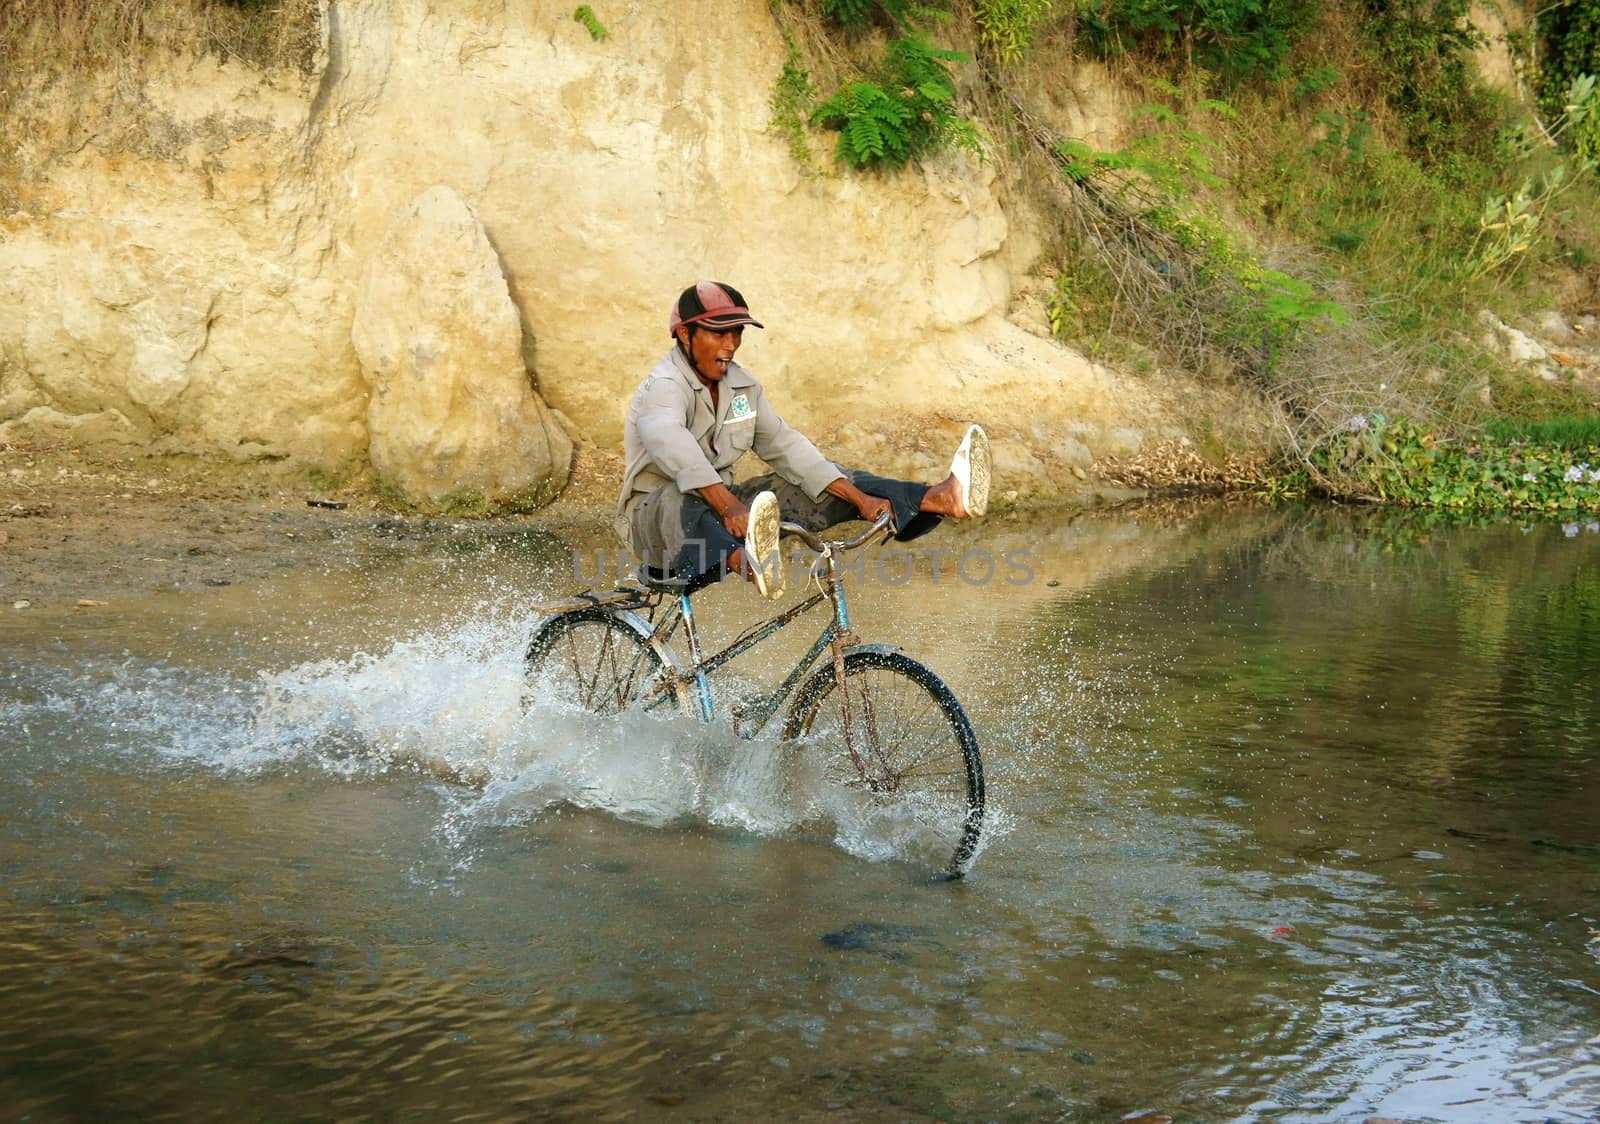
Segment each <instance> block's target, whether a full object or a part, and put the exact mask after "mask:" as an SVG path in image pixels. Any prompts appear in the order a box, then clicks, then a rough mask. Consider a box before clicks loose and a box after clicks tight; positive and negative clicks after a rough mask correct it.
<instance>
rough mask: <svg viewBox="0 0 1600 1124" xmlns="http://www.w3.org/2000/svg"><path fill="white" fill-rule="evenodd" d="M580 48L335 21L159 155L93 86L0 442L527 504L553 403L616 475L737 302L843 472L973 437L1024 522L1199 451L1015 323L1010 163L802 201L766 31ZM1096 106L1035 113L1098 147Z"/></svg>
mask: <svg viewBox="0 0 1600 1124" xmlns="http://www.w3.org/2000/svg"><path fill="white" fill-rule="evenodd" d="M572 11H573V5H572V4H571V3H570V2H558V0H522V2H519V3H516V4H509V3H504V2H500V0H487V2H476V0H475V2H472V3H464V2H463V3H448V4H447V3H441V2H439V0H329V2H328V3H326V4H325V5H324V9H323V29H324V34H325V36H326V44H325V50H324V54H323V58H322V61H321V63H320V71H319V72H318V73H316V74H313V75H310V76H306V75H300V74H298V73H290V74H282V73H271V74H263V73H259V72H255V71H252V70H250V69H249V68H245V67H241V66H238V65H237V64H229V65H226V66H222V65H218V64H216V63H215V62H198V63H197V62H195V61H194V60H192V59H187V58H186V59H174V60H170V62H166V63H160V64H157V65H153V66H151V67H149V68H148V70H147V73H148V74H150V75H152V77H151V78H150V79H149V80H148V81H147V82H146V84H145V87H144V88H143V89H142V90H141V91H140V98H141V99H142V100H141V101H140V112H139V114H138V115H137V124H138V126H139V128H140V129H143V130H145V131H144V133H143V134H141V133H139V132H138V131H137V130H132V131H130V126H129V122H128V120H127V117H126V115H125V116H124V117H123V118H121V119H116V118H115V117H114V115H112V114H110V113H109V112H108V111H107V110H106V109H105V107H106V106H108V105H110V104H111V103H112V100H113V99H112V94H111V90H112V87H113V83H112V82H111V81H110V80H109V79H106V80H100V81H99V84H98V85H96V84H95V81H94V80H91V81H89V82H88V83H87V84H86V88H85V89H84V90H75V89H68V88H66V87H61V88H60V89H59V92H57V93H56V94H54V95H51V97H53V99H54V100H48V99H46V100H44V101H41V102H38V103H36V104H34V105H33V106H32V110H31V112H32V113H33V114H34V117H33V123H32V125H30V128H33V127H35V126H36V127H37V129H36V134H30V136H34V135H36V137H37V140H36V141H35V140H30V141H29V147H28V148H27V152H26V161H25V162H26V164H27V168H28V169H29V177H28V181H27V184H26V190H25V192H19V198H22V199H23V202H24V209H23V210H22V211H21V212H19V213H13V214H10V215H0V441H3V440H5V438H6V437H7V435H8V434H25V433H27V432H30V431H34V430H39V431H44V430H48V432H50V433H52V434H53V433H57V432H61V431H63V430H66V431H71V430H72V429H74V428H75V427H76V428H77V429H78V430H79V431H80V436H81V437H82V439H84V440H90V439H94V437H95V435H97V434H114V435H117V436H118V437H119V438H121V439H127V440H135V441H139V442H142V443H145V444H149V445H151V446H153V447H157V448H163V449H170V450H184V451H194V452H212V453H215V452H223V453H227V454H229V455H232V456H236V457H252V456H278V457H288V458H291V459H294V460H298V461H302V462H305V463H309V464H315V465H320V466H325V467H340V466H349V465H353V464H358V463H360V462H361V461H362V460H364V459H370V460H371V462H372V463H373V464H374V465H375V466H376V467H377V468H378V470H379V471H380V472H381V473H382V474H384V475H385V476H387V477H389V478H390V479H391V481H392V482H394V483H395V484H396V485H397V486H400V487H402V488H403V489H404V490H405V491H407V492H408V493H411V492H414V493H415V494H416V495H418V496H424V497H429V499H428V501H427V502H438V501H439V500H440V498H441V497H442V496H445V495H448V494H450V493H452V492H463V491H472V490H477V489H482V490H483V491H484V494H485V495H488V494H489V493H490V492H493V493H494V494H496V495H509V494H513V493H516V492H518V491H519V490H522V489H526V488H529V487H533V488H535V489H541V488H544V487H545V486H546V485H548V484H550V483H552V482H555V481H557V480H559V479H560V476H561V473H562V472H563V471H564V465H565V463H566V461H565V457H566V452H565V450H566V445H565V444H564V442H565V438H564V437H563V436H562V434H561V433H560V431H559V430H557V429H556V428H555V427H553V426H551V425H549V424H548V422H547V420H546V415H545V411H544V407H543V405H542V404H541V399H542V401H543V402H544V403H548V404H549V406H550V407H553V408H554V409H555V410H558V411H560V413H561V414H562V415H564V416H565V417H566V418H568V419H570V421H571V423H572V426H573V429H574V430H575V431H576V432H577V433H578V434H580V435H581V437H582V439H583V440H586V441H589V442H592V443H594V444H595V445H597V446H599V447H601V448H603V449H618V448H620V444H621V419H622V414H623V409H624V407H625V405H626V403H627V401H628V397H629V395H630V394H631V393H632V391H633V389H634V387H635V386H636V385H637V383H638V381H639V380H640V379H641V378H642V377H643V376H644V374H645V373H646V372H647V371H648V370H649V369H650V367H651V366H652V365H653V363H654V362H655V360H656V359H657V357H659V355H660V354H661V352H662V351H663V350H664V349H665V348H666V347H667V345H668V337H667V312H668V306H669V304H670V302H671V300H672V299H673V297H674V296H675V295H676V294H677V293H678V292H679V291H681V290H682V289H683V288H684V287H685V286H686V285H689V284H691V283H693V282H695V281H697V280H706V279H717V280H723V281H727V282H729V283H731V284H733V285H735V286H737V287H738V288H739V289H740V290H741V291H742V292H743V293H744V294H745V296H746V297H747V298H748V299H749V300H750V301H751V303H752V307H753V308H754V310H755V312H756V315H757V316H758V317H759V318H760V319H761V320H762V321H763V322H764V323H765V324H766V325H767V330H766V331H764V332H761V331H751V332H749V333H747V334H746V337H745V344H744V349H743V350H742V351H741V353H740V360H741V362H743V363H746V364H747V365H748V366H749V367H750V368H751V369H752V370H754V371H755V372H756V373H757V374H758V375H759V376H760V377H761V378H762V379H763V381H764V383H765V385H766V387H767V390H768V392H769V394H770V396H771V398H772V400H773V401H774V402H775V403H776V404H777V405H778V408H779V409H780V410H781V411H782V412H783V414H784V416H785V417H786V419H787V420H788V421H789V422H790V423H791V424H793V425H795V426H797V427H798V428H800V429H801V430H802V431H804V432H806V433H807V434H809V435H810V436H812V437H813V438H814V439H815V440H817V441H818V443H819V444H821V445H822V446H823V447H824V448H825V449H826V450H827V451H828V452H829V453H830V455H832V456H834V457H835V458H836V459H844V460H849V461H859V462H862V464H863V467H868V468H877V469H879V470H880V471H896V467H895V466H897V465H898V466H901V469H900V470H901V471H902V473H903V474H907V475H909V474H912V473H915V474H918V475H931V474H935V473H941V472H942V471H943V467H944V466H945V465H947V464H948V459H949V452H950V447H952V444H951V442H950V440H949V438H951V437H952V436H959V428H958V426H959V423H960V422H962V421H965V420H969V419H970V420H975V421H979V422H982V423H983V424H984V425H985V426H986V427H987V428H988V429H989V431H990V434H991V437H992V439H993V440H994V442H995V446H996V451H997V456H1000V457H1002V458H1003V463H1005V464H1008V465H1015V466H1016V472H1017V474H1018V475H1017V477H1016V478H1015V479H1013V480H1011V481H1009V482H1006V481H1002V482H1000V483H1001V486H1002V490H1003V491H1007V492H1015V493H1016V494H1017V495H1019V496H1022V495H1028V494H1035V493H1040V492H1044V493H1054V492H1061V491H1063V490H1064V489H1066V488H1068V487H1069V486H1070V485H1072V482H1073V480H1074V475H1075V474H1074V472H1073V470H1074V469H1076V470H1077V471H1078V473H1080V474H1081V473H1082V471H1083V468H1084V467H1085V465H1086V464H1087V463H1089V462H1090V461H1091V459H1092V458H1093V457H1097V456H1103V455H1106V454H1107V453H1109V452H1112V451H1117V452H1123V451H1126V450H1127V449H1129V448H1134V447H1138V445H1139V444H1140V443H1142V442H1151V441H1156V440H1161V439H1165V438H1167V437H1171V436H1174V435H1177V434H1179V433H1181V432H1182V429H1183V425H1184V422H1183V413H1182V406H1181V405H1180V404H1179V399H1178V398H1177V397H1175V396H1172V395H1169V394H1167V393H1166V387H1167V385H1168V384H1170V383H1171V382H1173V381H1175V380H1177V379H1178V378H1180V377H1181V376H1180V375H1179V374H1178V373H1175V372H1166V373H1164V375H1163V379H1162V380H1160V381H1157V380H1150V381H1148V382H1145V381H1140V380H1137V379H1130V378H1127V377H1125V376H1123V375H1120V374H1119V373H1117V372H1115V371H1112V370H1110V369H1108V368H1105V367H1103V366H1100V365H1098V364H1095V363H1091V362H1089V361H1088V360H1086V359H1085V358H1083V357H1082V356H1080V355H1078V354H1077V353H1075V352H1073V351H1071V350H1070V349H1068V348H1065V347H1062V346H1061V345H1059V344H1057V343H1056V342H1054V341H1052V340H1050V339H1048V338H1045V337H1044V336H1043V335H1041V334H1040V333H1039V331H1038V330H1037V328H1036V329H1035V330H1034V331H1029V330H1027V329H1025V328H1023V327H1019V326H1018V325H1017V324H1016V323H1013V322H1011V321H1010V320H1008V319H1007V316H1008V313H1009V312H1010V311H1011V308H1010V306H1011V302H1012V300H1013V297H1014V294H1016V293H1018V292H1019V291H1021V290H1023V289H1024V288H1025V287H1026V285H1027V284H1029V280H1028V277H1027V271H1028V269H1029V268H1030V266H1031V265H1032V264H1033V256H1034V255H1035V254H1036V253H1037V250H1038V246H1039V245H1040V240H1039V238H1038V237H1037V236H1036V235H1035V234H1033V233H1030V232H1029V230H1028V227H1029V225H1030V222H1031V221H1032V220H1031V219H1030V218H1029V216H1027V215H1026V214H1022V213H1011V214H1008V212H1007V210H1006V209H1005V208H1004V207H1003V206H1002V202H1001V200H1002V194H1003V188H1004V185H1003V184H1001V183H999V182H997V181H996V178H995V164H994V162H990V163H979V162H976V161H974V160H971V159H969V158H968V157H967V156H965V155H963V154H959V153H957V154H948V155H942V156H939V157H937V158H935V159H933V160H930V161H928V162H927V163H926V164H925V165H924V166H923V167H921V168H908V169H905V170H902V171H900V172H897V173H892V174H874V175H868V176H859V175H854V174H850V173H840V174H834V169H833V166H832V164H831V154H832V153H831V146H832V143H833V136H832V134H825V133H818V134H813V136H812V138H811V140H812V143H813V147H814V149H815V150H816V155H817V159H818V163H819V165H820V172H806V171H804V170H802V169H801V168H800V167H799V166H797V164H796V163H795V161H794V160H793V159H792V157H791V155H790V153H789V150H788V143H787V139H786V138H785V137H783V136H781V135H778V134H777V133H776V132H774V131H773V130H771V129H770V128H769V118H770V114H771V110H770V108H769V105H768V99H769V97H770V94H771V87H772V81H773V78H774V77H775V76H776V75H777V74H778V72H779V70H780V69H781V67H782V65H783V62H784V58H785V50H786V49H785V46H784V42H783V37H782V35H781V34H780V33H779V30H778V28H777V27H776V26H775V24H774V16H773V13H772V11H771V10H770V9H769V6H768V4H767V3H766V0H681V2H679V3H674V4H669V5H659V4H658V5H640V4H633V5H623V6H616V7H613V8H608V9H605V10H602V11H600V12H599V13H598V14H599V15H600V17H601V19H602V20H603V21H604V22H605V24H606V27H607V29H608V31H609V32H610V34H609V36H608V37H607V38H606V39H604V40H603V41H599V42H596V41H595V40H593V39H591V38H590V35H589V33H588V31H587V30H585V28H584V27H583V26H582V25H581V24H579V23H577V22H576V21H574V20H573V18H572ZM1098 73H1099V72H1097V71H1090V72H1088V73H1087V75H1086V77H1084V78H1083V80H1082V81H1080V82H1078V87H1079V89H1077V90H1074V91H1072V92H1071V96H1070V97H1069V98H1067V101H1070V102H1071V104H1070V106H1068V105H1065V104H1062V105H1057V106H1056V107H1055V108H1054V109H1052V108H1051V107H1050V106H1048V105H1045V106H1041V107H1039V112H1042V113H1043V112H1060V113H1064V114H1065V115H1066V118H1067V120H1068V122H1069V123H1070V128H1068V127H1063V126H1062V125H1061V124H1060V123H1059V122H1057V124H1056V127H1057V128H1058V130H1059V131H1062V132H1065V133H1072V134H1074V135H1084V136H1090V137H1095V138H1103V139H1104V140H1105V142H1106V143H1107V144H1110V143H1111V142H1112V141H1113V140H1114V138H1115V137H1116V136H1117V135H1119V132H1120V125H1118V124H1117V122H1116V121H1112V120H1104V119H1101V118H1102V117H1103V115H1105V114H1108V113H1111V112H1112V111H1113V110H1114V109H1115V107H1117V106H1119V105H1121V99H1120V98H1119V97H1116V96H1113V95H1111V94H1108V93H1105V92H1104V88H1105V87H1107V86H1108V83H1106V82H1104V81H1103V80H1097V78H1096V76H1097V75H1098ZM1096 91H1100V92H1098V93H1097V92H1096ZM108 122H109V124H108ZM119 129H120V130H123V132H124V133H125V134H126V135H125V136H124V135H122V134H118V130H119ZM114 134H116V135H115V136H114ZM104 137H111V138H112V140H110V141H107V140H104V139H103V138H104ZM124 142H125V143H124ZM4 174H5V173H4V171H3V170H0V178H3V177H4ZM438 185H443V186H446V187H448V189H449V192H450V193H451V197H452V198H454V200H455V203H454V204H448V206H449V207H452V208H453V207H455V206H456V205H457V204H459V205H460V208H461V210H462V211H469V212H470V214H471V215H472V216H475V222H474V223H473V224H472V228H471V229H472V230H473V231H474V233H473V234H472V237H471V238H469V237H468V236H467V226H466V225H465V223H466V220H465V219H460V218H459V212H455V211H452V212H451V213H454V214H457V218H451V219H446V218H445V217H444V216H445V208H446V207H447V203H446V202H445V200H444V198H443V197H440V198H438V199H436V200H435V201H434V202H432V203H430V204H429V205H428V207H427V208H425V211H426V212H427V213H428V214H432V215H433V216H434V217H433V218H424V217H423V216H422V215H419V216H418V218H417V220H416V221H414V222H410V223H409V224H408V223H407V222H406V221H404V220H400V221H398V222H397V216H403V215H406V214H408V213H410V211H411V209H412V204H413V201H419V202H420V200H419V197H422V196H424V195H425V194H431V192H430V189H432V188H434V187H435V186H438ZM4 186H6V185H5V184H3V183H0V187H4ZM0 197H3V193H0ZM435 208H438V210H437V212H435V210H434V209H435ZM1019 218H1020V219H1022V220H1023V221H1017V220H1018V219H1019ZM458 220H459V221H458ZM478 224H481V226H479V225H478ZM452 231H453V232H455V233H454V234H451V233H449V232H452ZM391 236H392V241H390V239H391ZM485 245H487V246H489V247H490V249H489V250H488V252H487V253H485V252H484V249H483V247H484V246H485ZM406 246H409V247H411V249H410V250H409V251H407V250H404V249H403V247H406ZM408 253H409V254H410V255H411V256H410V257H409V258H408V257H407V255H408ZM432 253H440V254H444V255H446V260H448V261H449V262H450V263H452V264H451V265H450V271H459V272H460V276H459V277H458V276H456V275H455V273H454V272H451V273H450V276H449V277H448V278H447V277H446V276H445V273H446V270H444V269H443V268H442V267H441V266H440V265H439V264H438V263H436V262H428V261H427V259H426V258H419V257H417V256H416V255H418V254H432ZM491 261H492V262H493V264H494V267H495V268H494V269H493V270H491V269H490V264H491ZM380 262H381V263H384V264H382V265H379V264H378V263H380ZM491 274H492V276H491ZM425 282H428V283H430V284H431V286H433V289H430V288H429V287H428V286H427V285H425V284H424V283H425ZM496 284H498V285H499V286H500V289H501V290H508V292H509V303H508V302H507V301H504V300H500V299H498V298H496V299H495V300H491V299H490V297H489V295H488V294H489V293H490V292H491V290H495V285H496ZM380 292H382V293H383V294H385V295H384V296H383V297H382V298H380V296H379V293H380ZM447 294H448V296H449V299H450V301H454V302H458V303H456V304H449V303H448V302H445V303H442V304H433V303H430V302H432V301H440V302H443V301H444V297H445V296H446V295H447ZM388 299H393V300H395V301H398V302H401V303H397V304H394V305H393V306H392V307H390V308H384V307H382V300H388ZM402 309H405V310H408V311H404V312H402V311H401V310H402ZM479 314H482V315H483V316H484V317H485V319H484V320H483V321H482V322H481V323H480V324H475V325H474V324H469V321H470V320H471V319H472V318H473V317H475V316H477V315H479ZM402 317H409V318H410V321H409V322H404V321H403V320H402V319H401V318H402ZM358 321H359V323H358ZM473 333H476V334H473ZM474 341H475V342H474ZM358 349H359V350H360V352H361V355H360V357H359V358H358V354H357V353H358ZM475 349H481V353H476V354H475V353H474V352H475ZM363 368H365V374H364V373H363ZM485 371H488V372H490V373H491V374H490V376H485V375H484V374H483V372H485ZM529 372H531V373H533V375H534V376H535V377H536V378H537V384H538V396H534V395H533V394H532V393H531V391H530V392H528V393H527V395H526V397H522V396H520V395H521V394H522V391H523V390H526V384H527V382H528V374H529ZM485 377H487V378H488V381H487V382H484V381H480V380H482V379H484V378H485ZM369 395H370V399H369ZM1241 397H1242V396H1241ZM1225 409H1226V407H1221V406H1219V410H1225ZM1237 412H1240V413H1243V412H1244V407H1243V406H1242V405H1241V406H1240V407H1239V410H1238V411H1237ZM469 419H470V420H469ZM430 425H434V426H437V430H436V431H434V432H430V431H429V426H430ZM491 436H493V437H494V438H495V440H490V438H491ZM869 438H871V439H870V440H869ZM541 442H543V444H541ZM469 481H470V483H469ZM534 481H542V482H543V483H534Z"/></svg>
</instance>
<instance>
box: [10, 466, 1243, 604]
mask: <svg viewBox="0 0 1600 1124" xmlns="http://www.w3.org/2000/svg"><path fill="white" fill-rule="evenodd" d="M620 475H621V464H620V459H619V458H618V457H617V456H615V455H614V454H610V453H607V452H604V451H601V450H598V449H595V448H594V447H592V446H588V447H584V448H582V449H580V450H579V452H578V455H577V457H576V460H575V462H574V465H573V472H572V480H571V482H570V483H569V485H568V486H567V488H566V489H565V490H564V491H563V492H562V493H561V495H560V496H558V497H557V499H556V500H555V502H554V503H552V504H550V505H549V506H548V507H545V508H542V509H540V510H539V511H538V512H536V513H534V514H532V515H526V516H515V517H508V518H500V519H473V520H465V519H445V518H437V517H429V516H422V515H414V514H405V513H400V512H396V511H392V510H389V509H387V508H386V507H385V506H384V505H383V503H382V502H381V501H380V500H379V499H378V498H377V497H376V496H375V495H374V494H373V492H372V490H371V487H370V482H369V481H367V480H365V479H360V478H357V479H352V480H349V481H346V482H342V483H339V484H329V483H328V482H327V481H326V480H325V479H322V478H319V477H317V476H316V474H314V473H308V472H307V471H306V470H305V469H303V468H298V467H291V466H288V465H284V464H277V463H270V462H268V463H264V462H250V463H246V464H235V463H232V462H229V461H223V460H208V459H201V458H195V457H174V456H157V455H152V454H149V453H145V452H142V451H138V450H121V449H117V448H114V447H113V448H96V449H80V448H73V447H71V446H66V445H46V444H29V443H15V444H10V445H3V446H0V611H3V612H20V611H26V610H28V609H32V608H42V607H45V606H58V607H59V606H63V605H65V606H78V607H81V608H82V609H83V610H84V611H92V610H93V609H95V608H98V607H100V606H99V603H103V602H111V601H114V600H116V599H117V598H120V597H130V596H137V595H144V594H149V593H156V592H178V593H195V592H203V591H205V590H208V589H217V588H222V587H226V586H229V585H233V584H235V583H237V582H243V581H250V580H253V579H259V578H264V577H268V576H270V575H272V574H274V573H277V572H280V571H283V570H288V569H294V568H297V567H304V566H311V565H326V564H332V563H337V562H340V561H350V560H354V559H355V558H356V557H357V556H359V555H360V554H361V553H362V552H363V551H365V550H369V549H371V548H372V547H373V546H374V545H375V544H391V545H392V544H393V543H394V542H396V541H400V542H405V541H411V542H416V543H418V544H422V543H425V542H429V541H435V540H442V539H447V538H450V537H452V536H456V535H459V534H461V533H462V532H463V531H464V530H466V529H468V528H471V529H476V530H480V531H481V530H483V529H484V528H505V529H508V530H510V529H515V528H518V527H537V528H539V529H541V530H545V531H554V532H557V533H560V532H562V531H564V530H573V531H583V532H589V533H596V532H598V533H604V531H605V529H606V528H607V527H608V526H609V523H610V518H611V510H612V507H611V505H612V504H613V502H614V500H615V494H616V493H615V489H616V481H617V480H618V479H619V478H620ZM1230 480H1231V481H1232V482H1233V483H1235V484H1236V483H1237V481H1238V477H1237V476H1232V477H1230V476H1229V474H1228V473H1227V472H1224V471H1221V470H1215V469H1210V468H1208V467H1207V466H1205V464H1204V463H1203V462H1201V461H1200V460H1199V459H1198V458H1194V457H1192V456H1190V457H1185V456H1183V455H1180V454H1179V453H1175V452H1172V451H1167V452H1162V451H1160V450H1152V451H1151V452H1149V453H1147V454H1142V455H1141V456H1140V457H1137V458H1133V459H1131V460H1129V461H1128V462H1126V463H1124V464H1121V465H1118V466H1115V468H1111V467H1109V466H1108V471H1107V473H1106V474H1105V477H1104V479H1103V480H1101V481H1100V482H1098V483H1095V484H1092V485H1086V486H1085V487H1084V489H1083V491H1082V492H1081V493H1080V494H1079V495H1078V496H1077V498H1076V499H1075V500H1073V501H1070V502H1073V503H1076V504H1078V505H1081V506H1084V507H1092V506H1107V505H1115V504H1121V503H1129V502H1137V501H1140V500H1143V499H1145V498H1146V497H1149V496H1152V495H1157V494H1160V493H1161V492H1162V491H1164V490H1177V489H1182V490H1186V491H1192V490H1194V489H1196V488H1203V489H1207V490H1222V489H1224V488H1226V487H1227V486H1229V482H1230ZM1059 502H1060V501H1058V504H1056V505H1052V506H1058V505H1059Z"/></svg>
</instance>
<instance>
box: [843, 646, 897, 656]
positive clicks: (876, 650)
mask: <svg viewBox="0 0 1600 1124" xmlns="http://www.w3.org/2000/svg"><path fill="white" fill-rule="evenodd" d="M903 651H905V649H904V648H902V647H901V646H900V645H898V644H852V645H850V646H849V647H848V648H846V649H845V650H844V654H845V655H846V656H849V655H850V654H851V653H853V652H871V653H873V654H874V655H879V656H889V655H893V654H894V653H895V652H903Z"/></svg>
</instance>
